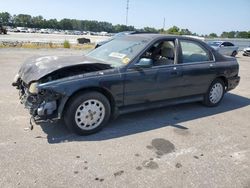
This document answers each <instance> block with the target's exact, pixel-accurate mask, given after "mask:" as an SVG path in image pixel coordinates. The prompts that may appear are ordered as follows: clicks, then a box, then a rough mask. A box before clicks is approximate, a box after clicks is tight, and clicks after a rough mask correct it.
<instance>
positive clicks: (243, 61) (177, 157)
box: [0, 49, 250, 188]
mask: <svg viewBox="0 0 250 188" xmlns="http://www.w3.org/2000/svg"><path fill="white" fill-rule="evenodd" d="M52 54H56V55H74V54H82V52H81V51H79V50H66V49H53V50H43V49H40V50H28V49H0V57H1V58H0V80H1V82H0V88H1V89H0V169H1V170H0V187H119V188H120V187H143V188H144V187H154V188H156V187H227V188H228V187H250V175H249V174H250V160H249V159H250V107H249V104H250V57H243V56H241V55H238V58H237V59H238V62H239V64H240V76H241V82H240V85H239V87H238V88H237V89H235V90H233V91H231V92H230V93H227V94H226V95H225V98H224V99H223V101H222V103H221V105H220V106H218V107H216V108H207V107H204V106H202V105H201V104H200V103H192V104H183V105H178V106H172V107H166V108H162V109H157V110H149V111H144V112H137V113H133V114H127V115H123V116H120V117H119V118H118V119H116V120H115V121H113V122H111V123H110V124H109V125H108V126H107V127H106V128H104V129H103V130H102V131H101V132H99V133H97V134H95V135H91V136H85V137H79V136H76V135H74V134H72V133H69V132H68V130H67V129H66V128H65V127H64V125H63V124H61V123H57V124H48V123H46V124H42V125H41V126H36V127H35V128H34V130H33V131H30V130H26V128H27V127H28V126H29V114H28V112H27V111H26V110H25V109H24V108H23V106H22V105H21V104H19V100H18V92H17V90H16V89H15V88H13V87H11V83H12V80H13V78H14V76H15V74H16V73H17V71H18V68H19V65H20V64H21V63H22V62H23V61H24V60H25V59H27V58H29V57H31V56H33V55H52Z"/></svg>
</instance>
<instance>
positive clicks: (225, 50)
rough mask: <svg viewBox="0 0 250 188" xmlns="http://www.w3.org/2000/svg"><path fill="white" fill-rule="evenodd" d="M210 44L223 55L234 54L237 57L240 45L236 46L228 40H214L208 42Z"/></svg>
mask: <svg viewBox="0 0 250 188" xmlns="http://www.w3.org/2000/svg"><path fill="white" fill-rule="evenodd" d="M208 45H210V46H211V47H212V48H214V49H215V50H216V51H218V52H219V53H221V54H223V55H228V56H233V57H235V56H236V55H237V54H238V49H239V47H238V46H235V45H234V44H233V43H231V42H226V41H212V42H208Z"/></svg>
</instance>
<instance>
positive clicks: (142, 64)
mask: <svg viewBox="0 0 250 188" xmlns="http://www.w3.org/2000/svg"><path fill="white" fill-rule="evenodd" d="M152 66H153V60H152V59H149V58H141V59H140V60H139V61H138V62H137V63H136V64H135V67H136V68H150V67H152Z"/></svg>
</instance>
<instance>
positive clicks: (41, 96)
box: [12, 56, 112, 123]
mask: <svg viewBox="0 0 250 188" xmlns="http://www.w3.org/2000/svg"><path fill="white" fill-rule="evenodd" d="M107 69H112V67H111V66H110V65H109V64H105V63H103V62H100V61H98V60H93V59H90V58H88V57H86V56H70V57H63V56H62V57H57V56H46V57H40V58H32V59H31V60H29V61H26V62H25V63H24V64H23V65H22V66H21V68H20V70H19V72H18V74H17V75H16V77H15V79H14V82H13V84H12V85H13V86H14V87H16V88H17V89H18V90H19V96H20V101H21V103H22V104H24V106H25V108H27V109H28V110H29V112H30V114H31V120H32V121H33V120H34V121H35V123H38V122H41V121H56V120H58V119H61V116H62V112H63V108H64V106H65V103H66V101H67V99H68V97H69V96H68V95H67V94H66V93H65V91H64V86H62V85H63V84H65V85H67V86H69V85H68V84H67V83H68V81H69V80H71V81H72V82H71V83H72V85H70V86H69V87H68V88H69V89H68V90H70V89H71V86H72V87H74V86H75V89H80V87H81V85H77V84H74V81H76V82H77V80H79V79H84V78H86V77H88V76H93V77H95V78H96V76H98V75H100V74H99V72H102V71H104V70H107ZM55 82H57V84H55ZM48 85H49V86H48ZM59 85H60V86H59ZM55 87H61V88H60V89H57V90H56V89H55ZM68 92H70V91H68ZM32 121H31V122H32Z"/></svg>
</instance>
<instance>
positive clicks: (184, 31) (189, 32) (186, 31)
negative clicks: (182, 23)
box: [180, 29, 192, 35]
mask: <svg viewBox="0 0 250 188" xmlns="http://www.w3.org/2000/svg"><path fill="white" fill-rule="evenodd" d="M180 35H192V32H191V31H189V30H188V29H181V31H180Z"/></svg>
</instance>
